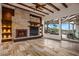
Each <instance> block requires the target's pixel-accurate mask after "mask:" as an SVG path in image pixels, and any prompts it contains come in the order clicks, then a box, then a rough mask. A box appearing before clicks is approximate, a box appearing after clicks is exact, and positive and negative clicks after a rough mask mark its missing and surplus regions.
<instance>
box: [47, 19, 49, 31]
mask: <svg viewBox="0 0 79 59" xmlns="http://www.w3.org/2000/svg"><path fill="white" fill-rule="evenodd" d="M48 25H49V23H48V21H47V33H48Z"/></svg>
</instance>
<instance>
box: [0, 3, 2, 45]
mask: <svg viewBox="0 0 79 59" xmlns="http://www.w3.org/2000/svg"><path fill="white" fill-rule="evenodd" d="M1 19H2V8H1V4H0V44H1V39H2V29H1V28H2V25H1Z"/></svg>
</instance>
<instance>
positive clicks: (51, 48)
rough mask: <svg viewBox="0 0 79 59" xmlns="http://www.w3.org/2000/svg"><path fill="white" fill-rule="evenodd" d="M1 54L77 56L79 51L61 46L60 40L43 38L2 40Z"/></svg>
mask: <svg viewBox="0 0 79 59" xmlns="http://www.w3.org/2000/svg"><path fill="white" fill-rule="evenodd" d="M0 55H1V56H78V55H79V51H76V50H70V49H66V48H62V47H61V42H60V41H54V40H50V39H45V38H39V39H32V40H26V41H20V42H4V43H2V44H1V45H0Z"/></svg>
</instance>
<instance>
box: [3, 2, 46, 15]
mask: <svg viewBox="0 0 79 59" xmlns="http://www.w3.org/2000/svg"><path fill="white" fill-rule="evenodd" d="M3 4H5V5H9V6H12V7H15V8H19V9H22V10H25V11H28V12H32V13H35V14H38V15H41V16H45V15H43V14H40V13H37V12H33V11H30V10H27V9H24V8H21V7H18V6H15V5H12V4H9V3H3Z"/></svg>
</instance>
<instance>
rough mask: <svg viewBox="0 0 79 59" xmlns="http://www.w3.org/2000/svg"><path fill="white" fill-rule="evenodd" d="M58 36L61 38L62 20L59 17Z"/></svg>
mask: <svg viewBox="0 0 79 59" xmlns="http://www.w3.org/2000/svg"><path fill="white" fill-rule="evenodd" d="M59 37H60V39H61V40H62V21H61V19H59Z"/></svg>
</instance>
